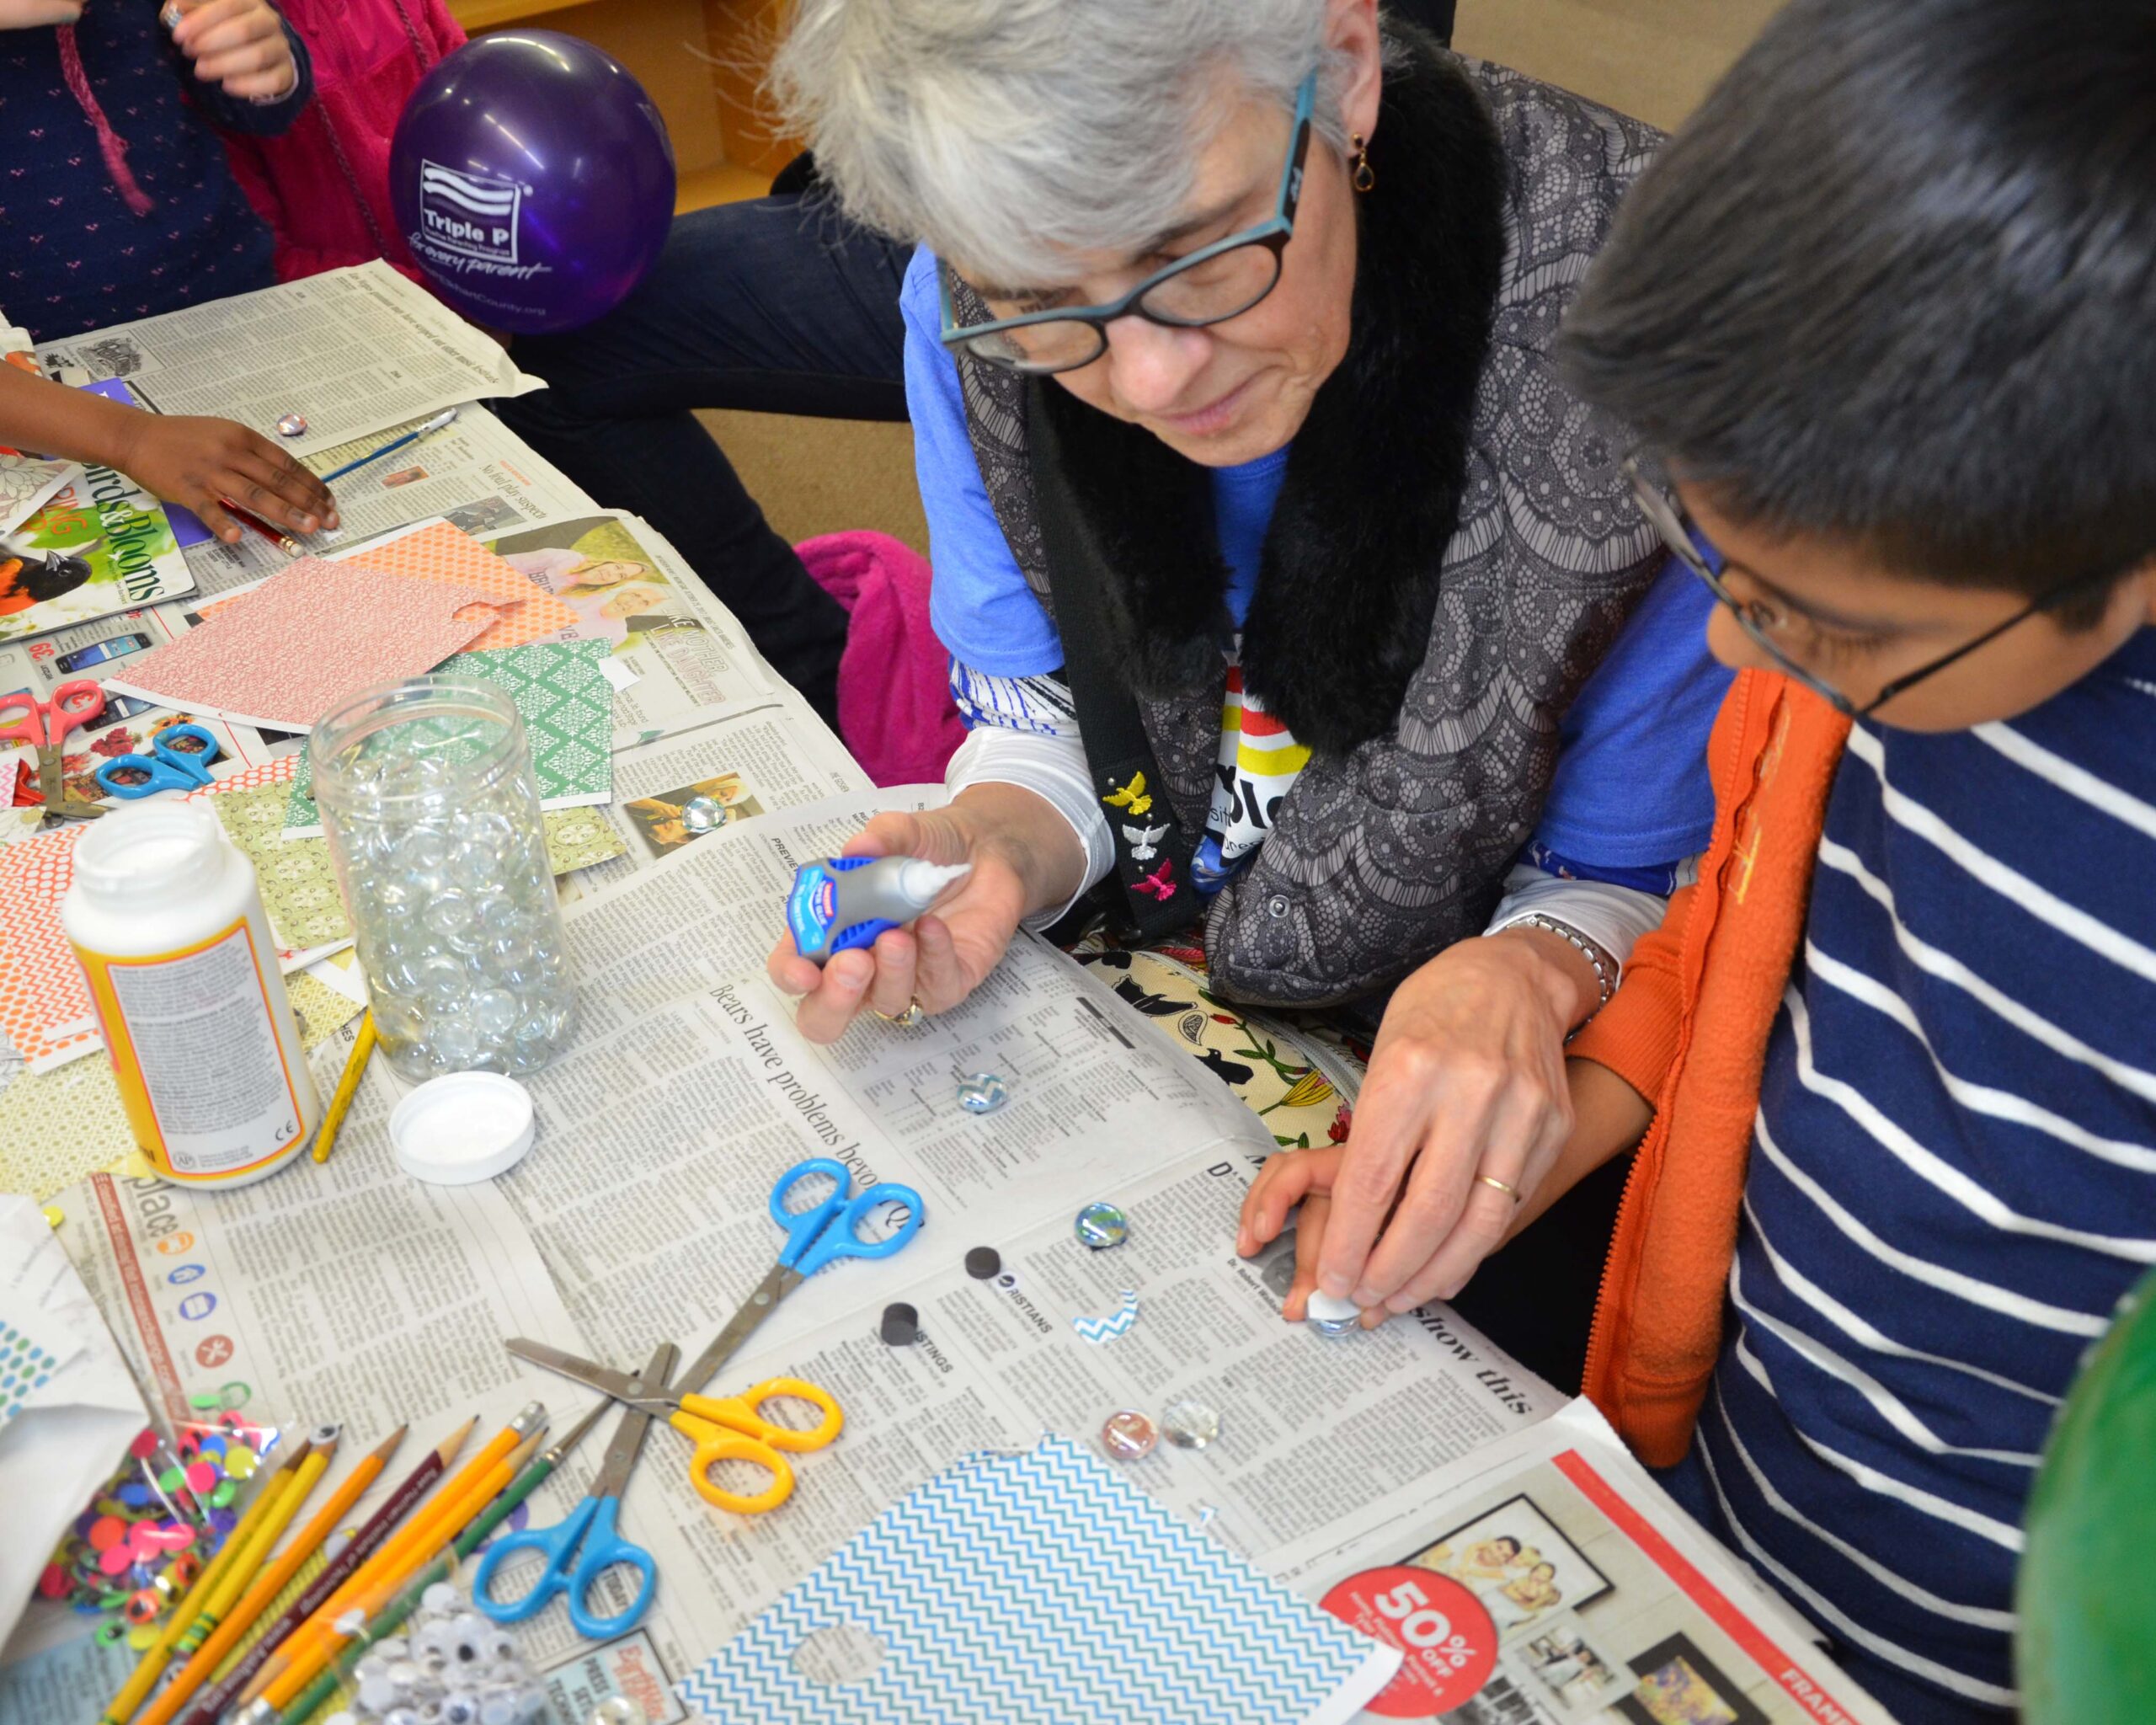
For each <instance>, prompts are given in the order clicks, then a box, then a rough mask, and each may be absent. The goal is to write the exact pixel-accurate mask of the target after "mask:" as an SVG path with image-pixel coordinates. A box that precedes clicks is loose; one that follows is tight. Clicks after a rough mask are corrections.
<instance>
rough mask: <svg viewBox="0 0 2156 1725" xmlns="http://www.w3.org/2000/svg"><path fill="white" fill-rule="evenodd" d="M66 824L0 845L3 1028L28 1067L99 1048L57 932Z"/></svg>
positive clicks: (48, 1065)
mask: <svg viewBox="0 0 2156 1725" xmlns="http://www.w3.org/2000/svg"><path fill="white" fill-rule="evenodd" d="M84 830H85V829H84V827H83V826H82V825H76V824H70V825H67V826H65V827H62V828H61V829H60V830H58V831H56V832H45V833H40V834H39V835H38V836H36V837H35V838H31V839H25V840H24V841H23V842H22V843H20V844H19V845H9V846H7V847H6V848H4V849H0V1032H5V1033H6V1035H7V1038H8V1041H9V1042H11V1043H13V1044H14V1046H15V1050H16V1052H17V1053H19V1054H20V1055H22V1057H23V1059H24V1060H25V1061H26V1062H27V1063H28V1064H29V1070H30V1071H33V1072H47V1071H51V1070H52V1068H53V1067H55V1066H58V1065H64V1064H66V1063H67V1061H69V1060H73V1059H75V1058H76V1057H77V1055H86V1054H90V1053H93V1052H94V1051H95V1050H97V1049H100V1048H102V1047H103V1046H104V1042H103V1039H101V1038H99V1035H98V1033H97V1024H96V1019H95V1016H94V1014H93V1012H92V1010H91V1007H90V991H89V990H88V987H87V986H86V985H84V983H83V969H82V966H81V965H79V964H77V963H76V962H75V951H74V948H72V947H70V946H69V945H68V944H67V936H66V935H65V934H63V933H62V932H61V928H60V900H61V895H63V894H65V893H66V892H67V887H68V884H69V883H70V882H71V881H72V880H73V879H74V878H75V870H74V855H75V845H76V842H77V841H78V840H79V839H80V838H81V837H82V836H83V831H84Z"/></svg>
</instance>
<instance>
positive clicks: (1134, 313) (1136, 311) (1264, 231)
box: [936, 67, 1317, 377]
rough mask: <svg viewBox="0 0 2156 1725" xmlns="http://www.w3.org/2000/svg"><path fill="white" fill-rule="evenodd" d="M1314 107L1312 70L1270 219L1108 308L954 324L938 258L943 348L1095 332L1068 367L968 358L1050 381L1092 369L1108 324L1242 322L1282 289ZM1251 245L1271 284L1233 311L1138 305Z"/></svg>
mask: <svg viewBox="0 0 2156 1725" xmlns="http://www.w3.org/2000/svg"><path fill="white" fill-rule="evenodd" d="M1316 109H1317V72H1316V69H1315V67H1313V68H1312V70H1311V72H1310V76H1309V77H1305V79H1304V80H1303V82H1302V85H1301V88H1299V89H1298V90H1297V91H1296V93H1295V123H1294V131H1293V132H1292V133H1291V134H1290V136H1289V141H1288V160H1287V163H1286V164H1285V165H1284V166H1283V168H1281V170H1280V195H1279V196H1278V198H1277V199H1276V200H1274V204H1273V215H1272V217H1271V219H1270V220H1268V221H1265V222H1260V223H1258V225H1257V227H1246V228H1245V229H1244V230H1243V231H1242V232H1240V233H1231V234H1230V235H1229V236H1228V237H1227V238H1225V239H1217V240H1215V241H1214V242H1213V243H1212V244H1211V245H1209V246H1201V247H1200V248H1198V250H1196V251H1194V252H1193V253H1192V254H1190V255H1189V256H1188V257H1187V258H1177V259H1176V260H1175V262H1174V263H1172V264H1168V265H1167V266H1166V268H1165V269H1161V270H1155V271H1154V272H1153V273H1152V274H1151V275H1149V276H1147V277H1146V278H1145V280H1143V281H1141V282H1139V284H1138V285H1137V286H1135V287H1134V288H1132V289H1131V290H1130V291H1129V293H1126V294H1124V295H1123V296H1121V297H1120V298H1118V299H1115V300H1112V301H1110V302H1108V303H1107V304H1106V305H1099V306H1075V307H1059V308H1058V309H1056V310H1054V311H1047V312H1026V313H1025V314H1024V315H1023V316H1022V317H1017V318H996V319H995V320H994V321H992V322H990V323H968V324H963V325H962V324H960V323H959V322H958V307H957V305H956V303H955V302H953V299H952V297H951V271H950V268H949V266H948V265H947V264H943V263H942V262H941V261H940V260H939V261H938V263H937V270H936V283H937V289H938V291H940V292H941V294H942V306H943V328H942V342H943V344H944V346H946V347H957V346H959V345H961V344H964V343H967V342H970V341H974V340H976V339H979V337H981V336H984V335H995V334H1001V332H1002V331H1004V330H1006V329H1019V328H1024V327H1026V326H1027V325H1028V324H1033V323H1084V324H1088V325H1090V326H1091V328H1092V330H1093V333H1094V334H1096V335H1097V336H1098V337H1099V339H1100V346H1099V348H1098V349H1097V350H1096V351H1095V352H1094V353H1093V354H1092V355H1091V357H1089V358H1086V359H1083V360H1073V361H1072V362H1071V363H1070V364H1069V365H1067V366H1027V365H1026V364H1024V363H1023V362H1022V361H1014V360H1001V359H997V358H995V356H993V355H988V354H981V353H974V354H973V355H972V356H973V357H974V358H975V359H978V360H983V361H985V363H987V364H989V365H992V366H995V365H1000V366H1006V367H1007V368H1009V369H1010V370H1012V371H1024V372H1026V373H1027V374H1028V375H1029V376H1033V377H1049V376H1053V375H1054V373H1055V372H1058V371H1077V370H1079V369H1080V368H1081V366H1090V365H1091V364H1092V363H1093V361H1094V360H1097V359H1099V358H1100V356H1101V355H1102V354H1104V353H1106V352H1107V344H1108V330H1107V326H1108V325H1109V324H1111V323H1114V322H1115V321H1116V320H1117V319H1118V318H1144V319H1145V321H1146V322H1147V323H1158V324H1160V325H1161V326H1162V327H1164V328H1169V329H1203V328H1208V327H1209V326H1210V325H1212V324H1214V323H1226V322H1228V321H1229V319H1230V318H1240V317H1241V316H1242V315H1243V313H1244V312H1247V311H1250V310H1251V309H1253V308H1254V307H1257V306H1258V305H1261V304H1262V303H1263V302H1264V300H1265V297H1266V295H1267V294H1270V293H1271V292H1272V291H1273V288H1275V287H1278V286H1279V285H1280V270H1281V267H1282V264H1283V262H1284V259H1283V258H1282V257H1281V255H1280V254H1282V253H1283V251H1285V250H1286V249H1287V245H1288V242H1289V240H1290V239H1292V238H1294V234H1295V211H1296V208H1297V206H1299V205H1300V203H1301V202H1302V197H1303V166H1304V163H1305V158H1307V157H1308V156H1309V154H1310V131H1311V129H1312V116H1313V115H1315V112H1316ZM1251 245H1262V246H1267V247H1269V248H1271V250H1272V252H1273V281H1272V285H1271V286H1268V287H1267V289H1266V290H1265V292H1264V293H1262V294H1260V295H1259V296H1257V298H1256V299H1254V300H1252V301H1251V302H1250V304H1249V305H1247V306H1241V307H1237V308H1236V309H1235V311H1232V312H1222V313H1221V314H1220V316H1219V317H1217V318H1171V317H1164V316H1162V315H1161V313H1159V312H1153V311H1149V310H1148V309H1146V308H1145V307H1144V306H1142V305H1140V304H1139V302H1140V301H1141V300H1143V299H1144V298H1145V296H1146V295H1148V294H1149V293H1150V292H1152V291H1153V290H1154V289H1155V288H1156V287H1158V286H1160V285H1161V283H1162V282H1164V281H1167V280H1172V279H1173V278H1174V277H1176V276H1177V275H1181V274H1182V272H1183V271H1184V270H1194V269H1196V268H1197V267H1198V265H1199V264H1203V263H1206V262H1209V260H1210V259H1214V258H1217V257H1219V255H1220V254H1222V253H1223V252H1232V251H1235V250H1236V249H1238V248H1241V247H1243V246H1251ZM969 351H970V350H969Z"/></svg>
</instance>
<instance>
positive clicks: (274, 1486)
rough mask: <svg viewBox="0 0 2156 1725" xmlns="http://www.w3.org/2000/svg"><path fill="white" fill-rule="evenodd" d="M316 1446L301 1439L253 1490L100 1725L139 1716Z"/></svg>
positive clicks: (115, 1724)
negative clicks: (183, 1638) (187, 1635)
mask: <svg viewBox="0 0 2156 1725" xmlns="http://www.w3.org/2000/svg"><path fill="white" fill-rule="evenodd" d="M312 1448H313V1445H311V1444H302V1445H300V1446H299V1448H298V1449H296V1450H294V1451H293V1452H292V1453H291V1455H289V1456H288V1457H286V1461H285V1465H284V1466H282V1467H280V1468H279V1469H278V1470H277V1471H276V1472H275V1473H274V1474H272V1475H271V1476H270V1477H269V1478H268V1479H267V1480H265V1481H264V1482H263V1484H262V1489H261V1490H260V1491H259V1492H257V1493H255V1494H254V1501H253V1503H250V1504H249V1505H248V1509H247V1513H246V1514H244V1515H243V1516H241V1517H240V1519H239V1522H238V1525H237V1526H235V1527H234V1528H233V1529H232V1532H231V1533H229V1534H228V1535H226V1537H225V1542H224V1544H223V1545H222V1546H219V1547H218V1548H217V1555H216V1557H212V1558H211V1560H210V1561H209V1562H207V1563H205V1564H204V1565H203V1566H202V1573H201V1574H200V1575H199V1576H197V1577H196V1578H195V1585H194V1586H193V1587H191V1588H189V1589H188V1590H187V1593H186V1595H185V1597H184V1598H183V1599H181V1600H180V1602H179V1604H178V1605H175V1606H173V1612H172V1620H171V1621H169V1622H168V1623H167V1624H166V1625H165V1629H164V1633H163V1635H161V1636H159V1637H157V1641H156V1642H155V1643H154V1644H152V1647H151V1648H150V1650H149V1651H148V1652H147V1653H144V1654H143V1655H142V1658H141V1663H140V1664H137V1665H136V1667H135V1670H134V1673H133V1674H132V1675H131V1676H130V1677H129V1678H128V1680H127V1681H126V1682H125V1683H124V1684H122V1685H120V1693H119V1694H118V1695H116V1696H114V1697H113V1698H112V1701H111V1702H110V1704H109V1706H107V1707H106V1708H105V1710H104V1713H103V1715H102V1716H101V1717H99V1721H98V1725H126V1722H127V1721H128V1720H129V1719H131V1718H132V1717H134V1716H135V1710H136V1708H137V1707H139V1706H141V1705H142V1701H143V1698H144V1697H145V1696H147V1695H148V1694H149V1692H150V1690H151V1689H152V1687H153V1686H154V1685H156V1683H157V1679H158V1678H160V1677H162V1676H163V1674H164V1669H165V1667H166V1666H167V1665H168V1664H170V1663H171V1661H172V1655H173V1648H175V1647H177V1646H178V1645H179V1638H180V1637H181V1636H182V1635H184V1633H186V1632H187V1628H188V1626H189V1625H190V1624H192V1623H193V1622H194V1621H195V1612H196V1611H198V1610H200V1609H201V1606H202V1604H203V1602H204V1601H205V1599H209V1598H210V1597H211V1595H212V1594H215V1593H216V1590H217V1586H218V1583H221V1581H222V1580H223V1579H224V1578H225V1573H226V1572H227V1570H229V1569H230V1568H231V1567H232V1563H233V1562H234V1561H235V1560H236V1559H237V1557H238V1556H239V1554H240V1552H241V1551H243V1550H244V1549H245V1548H246V1546H247V1543H248V1540H249V1539H251V1538H252V1537H253V1533H254V1530H255V1529H256V1528H257V1527H259V1525H261V1522H262V1518H263V1515H264V1512H265V1511H267V1510H268V1509H269V1508H270V1505H271V1504H272V1503H275V1502H276V1501H277V1499H278V1498H280V1497H282V1496H283V1495H284V1487H286V1485H289V1484H290V1483H291V1476H292V1474H293V1473H295V1472H296V1471H297V1470H298V1469H299V1468H300V1466H302V1464H303V1463H304V1462H305V1461H306V1460H307V1452H308V1450H311V1449H312Z"/></svg>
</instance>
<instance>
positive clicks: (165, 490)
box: [112, 413, 338, 545]
mask: <svg viewBox="0 0 2156 1725" xmlns="http://www.w3.org/2000/svg"><path fill="white" fill-rule="evenodd" d="M120 435H121V439H122V441H121V446H120V448H119V449H118V450H117V451H115V455H114V458H113V462H112V465H113V466H114V467H118V468H119V469H120V472H122V473H125V474H126V475H127V476H128V477H129V478H131V479H133V480H134V481H135V483H136V484H138V485H141V486H142V487H143V488H144V489H147V490H148V491H151V492H152V493H154V494H156V495H157V496H159V497H162V498H163V499H165V501H166V502H168V503H180V504H184V505H187V507H188V508H189V509H191V510H194V511H195V514H196V515H200V516H201V517H202V524H203V525H204V526H206V527H207V528H209V530H210V531H211V532H213V533H215V534H216V536H217V537H219V538H220V539H221V540H223V541H224V542H226V543H227V544H228V545H229V544H234V543H237V542H238V539H239V537H240V534H241V531H242V529H241V527H240V525H239V523H238V522H237V521H234V520H233V519H232V516H231V515H228V514H227V513H226V511H225V510H223V509H222V508H221V506H220V505H219V503H218V499H220V498H225V497H229V498H230V499H232V501H233V502H234V503H236V504H238V505H240V506H241V507H242V508H243V509H246V510H252V511H253V513H254V514H256V515H259V516H261V517H262V519H263V520H264V521H270V522H273V523H274V524H275V525H276V526H280V527H285V528H288V529H290V530H291V531H293V532H295V533H313V532H317V531H320V530H321V529H322V528H323V527H325V526H328V527H334V526H337V525H338V521H337V499H335V498H334V497H332V496H331V495H330V494H329V488H328V486H327V485H324V484H323V483H322V481H321V480H319V479H318V478H315V477H314V475H313V474H312V473H309V472H307V469H306V468H305V467H302V466H301V465H300V464H299V463H298V462H296V461H294V460H293V459H292V458H291V456H289V455H287V454H286V452H285V451H283V450H281V449H280V448H278V447H277V446H276V445H275V444H274V443H272V442H270V440H269V439H268V438H266V437H263V436H260V435H258V434H256V433H255V432H253V431H250V430H248V429H247V427H246V426H244V425H235V424H233V423H232V421H231V420H230V419H189V418H179V419H168V418H166V417H164V416H163V415H162V414H141V413H131V414H128V415H127V423H126V425H125V430H124V431H123V432H122V433H121V434H120Z"/></svg>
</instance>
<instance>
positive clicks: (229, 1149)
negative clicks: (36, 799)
mask: <svg viewBox="0 0 2156 1725" xmlns="http://www.w3.org/2000/svg"><path fill="white" fill-rule="evenodd" d="M61 922H62V924H63V926H64V927H65V928H66V929H67V937H68V940H69V942H70V943H72V945H73V947H74V948H75V955H76V957H77V959H80V960H81V962H82V965H83V975H84V977H85V978H86V979H87V980H88V984H89V991H90V998H91V1001H92V1002H93V1004H94V1006H95V1007H96V1009H97V1016H98V1023H99V1028H101V1029H102V1030H103V1032H104V1040H105V1050H106V1052H107V1054H108V1055H109V1056H110V1057H111V1060H112V1065H113V1071H114V1072H115V1075H116V1076H117V1077H118V1079H119V1082H120V1099H121V1101H122V1103H124V1104H125V1108H126V1110H127V1119H128V1124H130V1126H131V1127H132V1129H133V1130H134V1135H135V1141H136V1145H137V1146H138V1147H140V1149H141V1151H142V1153H143V1155H144V1156H147V1158H148V1159H149V1161H150V1162H151V1163H152V1166H154V1167H156V1169H157V1172H158V1173H160V1174H161V1175H163V1177H164V1178H167V1179H170V1180H175V1181H179V1182H181V1183H185V1184H189V1185H201V1186H208V1185H217V1186H232V1185H239V1184H243V1183H247V1182H249V1181H253V1180H258V1179H260V1178H263V1177H264V1176H265V1175H268V1174H270V1173H274V1172H275V1171H276V1170H277V1169H279V1168H280V1167H283V1166H284V1165H285V1164H286V1162H290V1161H291V1159H292V1158H293V1156H296V1155H297V1154H298V1152H299V1151H300V1149H301V1148H302V1146H304V1145H305V1144H306V1143H307V1140H308V1138H309V1137H310V1136H311V1135H312V1133H313V1131H314V1128H315V1124H316V1122H317V1121H318V1119H319V1118H320V1115H321V1102H320V1098H319V1096H318V1092H317V1091H316V1089H315V1086H314V1078H313V1075H312V1072H310V1071H309V1070H308V1068H307V1060H306V1057H305V1055H304V1054H303V1053H302V1049H301V1046H300V1039H299V1030H298V1026H297V1023H296V1021H295V1020H294V1018H293V1017H292V1010H291V1002H290V1001H289V1000H287V998H286V994H285V980H284V977H283V975H282V974H281V973H280V970H279V969H278V964H277V949H276V946H275V940H274V937H272V935H271V933H270V922H269V918H268V917H267V916H266V915H264V911H263V909H262V900H261V897H260V895H259V892H258V891H257V889H256V884H255V878H254V868H253V864H252V863H249V862H248V859H247V858H246V857H244V856H243V855H242V854H241V853H240V852H239V851H238V850H237V848H236V847H234V846H233V845H232V841H230V840H229V839H228V838H227V837H226V836H225V832H224V829H223V827H222V826H221V824H220V823H219V822H218V820H217V818H216V815H215V814H212V813H211V811H210V810H209V809H204V808H202V807H200V806H199V805H197V804H189V803H184V802H179V801H171V800H162V799H161V800H159V801H156V802H151V803H143V804H135V805H133V806H131V807H130V808H127V809H121V810H119V811H116V812H115V813H114V814H109V815H107V816H106V817H105V818H104V820H99V822H97V823H96V825H93V826H92V827H91V828H90V829H89V830H88V831H86V832H85V833H84V834H83V838H82V840H81V841H80V842H78V843H77V846H76V847H75V854H74V880H73V883H72V884H71V885H70V887H69V888H68V890H67V898H66V899H65V900H63V901H62V904H61Z"/></svg>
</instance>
